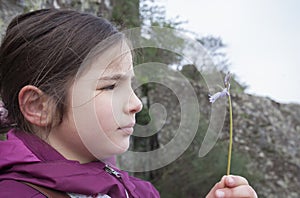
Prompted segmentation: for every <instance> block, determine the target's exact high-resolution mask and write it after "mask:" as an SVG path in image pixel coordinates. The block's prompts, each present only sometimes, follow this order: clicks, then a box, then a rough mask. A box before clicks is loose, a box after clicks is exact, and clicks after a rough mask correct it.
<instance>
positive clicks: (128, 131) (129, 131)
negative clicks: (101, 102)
mask: <svg viewBox="0 0 300 198" xmlns="http://www.w3.org/2000/svg"><path fill="white" fill-rule="evenodd" d="M134 125H135V123H130V124H128V125H126V126H123V127H119V128H118V129H119V130H121V131H122V132H124V133H125V134H127V135H132V134H133V130H134V129H133V127H134Z"/></svg>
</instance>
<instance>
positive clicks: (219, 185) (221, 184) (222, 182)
mask: <svg viewBox="0 0 300 198" xmlns="http://www.w3.org/2000/svg"><path fill="white" fill-rule="evenodd" d="M225 177H226V176H223V177H222V179H221V180H220V181H219V182H218V183H216V184H215V185H214V187H213V188H212V189H211V190H210V191H209V193H208V195H207V196H206V198H214V197H215V195H214V194H215V192H216V190H217V189H222V188H225V187H226V186H225Z"/></svg>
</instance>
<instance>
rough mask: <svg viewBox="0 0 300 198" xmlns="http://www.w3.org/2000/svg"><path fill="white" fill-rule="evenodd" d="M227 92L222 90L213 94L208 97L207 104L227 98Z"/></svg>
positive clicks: (225, 89)
mask: <svg viewBox="0 0 300 198" xmlns="http://www.w3.org/2000/svg"><path fill="white" fill-rule="evenodd" d="M228 95H229V92H228V89H227V88H224V89H223V90H222V91H220V92H217V93H215V94H214V95H212V96H211V95H209V102H211V103H214V102H215V101H216V100H217V99H219V98H223V97H224V96H228Z"/></svg>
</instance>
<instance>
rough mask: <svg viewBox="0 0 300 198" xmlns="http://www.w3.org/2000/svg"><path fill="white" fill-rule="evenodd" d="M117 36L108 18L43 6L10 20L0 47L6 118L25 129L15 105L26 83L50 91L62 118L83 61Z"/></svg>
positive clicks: (0, 81) (0, 82) (0, 91)
mask: <svg viewBox="0 0 300 198" xmlns="http://www.w3.org/2000/svg"><path fill="white" fill-rule="evenodd" d="M118 34H121V33H118V31H117V29H116V28H115V27H114V26H113V25H112V24H111V23H109V22H108V21H107V20H105V19H103V18H99V17H96V16H93V15H90V14H86V13H80V12H77V11H72V10H56V9H43V10H38V11H33V12H29V13H26V14H22V15H19V16H17V17H16V18H14V19H13V20H12V22H11V23H10V24H9V26H8V28H7V31H6V35H5V37H4V39H3V41H2V45H1V48H0V95H1V98H2V100H3V102H4V104H5V105H6V108H7V110H8V114H9V120H11V122H14V123H16V124H17V126H18V127H19V128H21V129H23V130H29V128H28V127H27V123H26V120H25V119H24V117H23V115H22V113H21V112H20V108H19V105H18V93H19V91H20V90H21V88H22V87H24V86H25V85H34V86H36V87H38V88H39V89H41V90H42V91H43V92H44V93H45V94H47V95H49V96H50V97H51V98H52V99H53V100H54V102H55V104H56V112H58V115H59V117H60V120H61V118H62V116H63V113H64V112H65V109H66V100H67V90H68V88H69V86H70V82H71V81H72V79H74V78H75V76H76V73H77V71H78V69H79V67H80V65H81V63H82V61H83V60H84V59H85V57H86V56H87V55H88V53H89V52H90V50H91V49H92V48H93V47H95V46H96V45H97V44H98V43H100V42H101V41H103V40H104V39H106V38H108V37H110V36H112V35H118Z"/></svg>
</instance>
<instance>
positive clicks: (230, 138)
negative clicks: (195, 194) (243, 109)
mask: <svg viewBox="0 0 300 198" xmlns="http://www.w3.org/2000/svg"><path fill="white" fill-rule="evenodd" d="M228 103H229V147H228V159H227V160H228V161H227V175H229V174H230V164H231V151H232V136H233V134H232V133H233V123H232V104H231V97H230V93H229V94H228Z"/></svg>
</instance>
